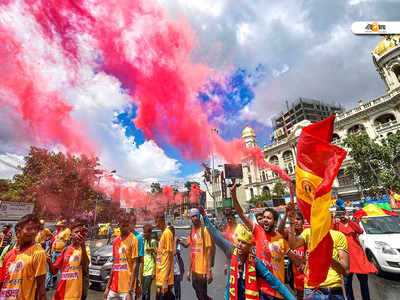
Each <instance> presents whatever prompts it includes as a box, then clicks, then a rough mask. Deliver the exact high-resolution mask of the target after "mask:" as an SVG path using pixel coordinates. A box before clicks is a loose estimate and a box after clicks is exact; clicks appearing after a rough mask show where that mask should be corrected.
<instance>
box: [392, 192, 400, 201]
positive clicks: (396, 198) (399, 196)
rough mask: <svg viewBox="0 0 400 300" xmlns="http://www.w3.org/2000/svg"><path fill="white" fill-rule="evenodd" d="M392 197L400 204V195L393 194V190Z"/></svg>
mask: <svg viewBox="0 0 400 300" xmlns="http://www.w3.org/2000/svg"><path fill="white" fill-rule="evenodd" d="M390 195H391V196H392V197H393V198H394V200H396V201H397V202H400V195H399V194H397V193H395V192H393V191H392V190H390Z"/></svg>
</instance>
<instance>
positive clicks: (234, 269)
mask: <svg viewBox="0 0 400 300" xmlns="http://www.w3.org/2000/svg"><path fill="white" fill-rule="evenodd" d="M238 262H239V258H238V255H237V248H235V249H234V250H233V253H232V257H231V269H230V275H229V300H243V299H238V273H239V268H238ZM244 280H245V299H246V300H247V299H251V300H259V292H258V285H257V275H256V261H255V257H254V256H253V255H252V254H249V256H248V258H247V262H246V270H245V278H244Z"/></svg>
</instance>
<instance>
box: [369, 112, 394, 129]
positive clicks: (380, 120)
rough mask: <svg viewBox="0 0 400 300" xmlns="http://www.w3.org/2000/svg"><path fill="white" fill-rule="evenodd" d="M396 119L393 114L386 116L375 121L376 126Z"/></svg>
mask: <svg viewBox="0 0 400 300" xmlns="http://www.w3.org/2000/svg"><path fill="white" fill-rule="evenodd" d="M395 120H396V118H395V116H394V115H393V114H384V115H381V116H379V117H378V118H376V119H375V122H374V123H375V126H378V125H382V124H386V123H389V122H392V121H395Z"/></svg>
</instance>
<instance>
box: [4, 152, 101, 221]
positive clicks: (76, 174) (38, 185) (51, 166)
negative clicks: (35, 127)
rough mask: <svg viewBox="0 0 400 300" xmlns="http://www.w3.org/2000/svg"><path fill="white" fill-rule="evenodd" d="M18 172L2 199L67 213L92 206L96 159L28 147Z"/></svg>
mask: <svg viewBox="0 0 400 300" xmlns="http://www.w3.org/2000/svg"><path fill="white" fill-rule="evenodd" d="M24 160H25V166H24V167H23V168H22V169H23V171H22V174H17V175H15V176H14V177H13V179H12V180H11V181H10V182H9V184H8V190H7V191H6V192H5V193H3V194H2V195H1V198H2V199H3V200H8V201H20V202H33V203H35V209H36V211H37V212H39V213H41V214H43V215H46V214H49V213H52V214H56V215H59V214H64V215H66V216H67V215H68V214H69V215H71V214H72V213H73V212H72V210H73V209H82V210H83V209H89V208H93V207H94V201H95V198H96V195H97V192H96V191H95V190H94V189H93V186H94V185H95V182H96V180H97V177H96V175H97V174H101V173H102V171H100V170H98V169H97V166H98V159H97V158H88V157H86V156H84V155H82V156H80V157H78V156H72V155H65V154H63V153H61V152H59V153H55V152H51V151H48V150H46V149H42V148H36V147H31V149H30V152H29V154H28V155H27V156H26V157H25V158H24Z"/></svg>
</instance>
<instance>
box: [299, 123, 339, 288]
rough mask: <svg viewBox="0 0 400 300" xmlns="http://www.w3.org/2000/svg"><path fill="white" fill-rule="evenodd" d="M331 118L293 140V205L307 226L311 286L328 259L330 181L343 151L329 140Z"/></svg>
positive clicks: (326, 267) (325, 271)
mask: <svg viewBox="0 0 400 300" xmlns="http://www.w3.org/2000/svg"><path fill="white" fill-rule="evenodd" d="M334 121H335V116H331V117H329V118H327V119H325V120H323V121H320V122H317V123H314V124H312V125H310V126H307V127H305V128H304V129H303V130H302V132H301V134H300V137H299V141H298V143H297V165H296V195H297V205H298V207H299V209H300V211H301V213H302V214H303V216H304V218H305V219H306V220H307V222H309V223H310V227H311V237H310V244H309V245H308V251H309V255H308V269H309V277H308V278H307V282H308V285H309V286H315V287H318V286H319V285H320V284H321V283H322V282H324V281H325V279H326V277H327V274H328V270H329V267H330V265H331V261H332V251H333V250H332V248H333V241H332V238H331V235H330V233H329V230H330V228H331V216H330V212H329V207H330V206H331V202H332V197H331V195H332V183H333V180H334V179H335V177H336V176H337V173H338V172H339V168H340V166H341V164H342V162H343V160H344V159H345V157H346V154H347V152H346V151H345V150H343V149H342V148H340V147H338V146H335V145H333V144H331V141H332V135H333V127H334Z"/></svg>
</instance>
